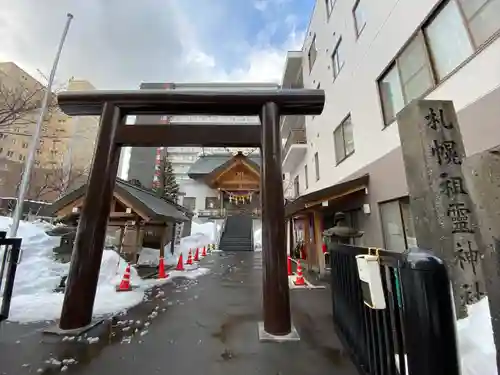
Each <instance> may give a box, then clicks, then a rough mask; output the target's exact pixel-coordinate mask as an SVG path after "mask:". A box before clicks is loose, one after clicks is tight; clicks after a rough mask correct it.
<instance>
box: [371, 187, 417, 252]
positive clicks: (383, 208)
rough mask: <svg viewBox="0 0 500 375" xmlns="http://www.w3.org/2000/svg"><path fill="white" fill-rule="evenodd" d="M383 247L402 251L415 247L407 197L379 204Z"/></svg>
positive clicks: (415, 242)
mask: <svg viewBox="0 0 500 375" xmlns="http://www.w3.org/2000/svg"><path fill="white" fill-rule="evenodd" d="M379 208H380V219H381V220H382V230H383V235H384V242H385V247H386V248H387V249H388V250H393V251H398V252H401V251H404V250H405V249H408V248H410V247H415V246H417V241H416V238H415V229H414V226H413V217H412V215H411V211H410V200H409V198H408V197H406V198H402V199H398V200H394V201H390V202H385V203H381V204H379Z"/></svg>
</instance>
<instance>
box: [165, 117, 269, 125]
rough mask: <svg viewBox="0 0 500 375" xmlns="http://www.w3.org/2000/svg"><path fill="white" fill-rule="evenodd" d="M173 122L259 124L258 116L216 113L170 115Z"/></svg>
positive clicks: (170, 120)
mask: <svg viewBox="0 0 500 375" xmlns="http://www.w3.org/2000/svg"><path fill="white" fill-rule="evenodd" d="M169 122H170V123H173V124H221V125H231V124H239V125H259V124H260V120H259V117H258V116H214V115H205V116H202V115H182V116H170V119H169Z"/></svg>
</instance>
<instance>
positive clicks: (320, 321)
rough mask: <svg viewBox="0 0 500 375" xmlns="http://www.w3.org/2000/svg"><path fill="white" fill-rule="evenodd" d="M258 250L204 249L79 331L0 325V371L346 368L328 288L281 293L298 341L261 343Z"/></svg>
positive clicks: (294, 371)
mask: <svg viewBox="0 0 500 375" xmlns="http://www.w3.org/2000/svg"><path fill="white" fill-rule="evenodd" d="M261 259H262V258H261V254H260V253H249V252H242V253H225V252H220V253H213V254H211V255H209V256H208V257H207V258H205V259H204V260H202V261H201V262H200V266H201V267H207V268H209V269H210V270H211V272H210V273H209V274H207V275H204V276H201V277H199V278H198V279H196V280H190V279H186V278H182V279H181V278H179V279H175V281H174V282H173V283H170V284H166V285H163V286H161V287H155V288H153V289H152V290H151V291H150V292H149V293H148V298H147V300H146V301H145V302H144V303H142V304H140V305H138V306H136V307H134V308H132V309H130V310H129V311H128V312H127V313H126V314H124V315H120V316H117V317H115V318H113V319H111V318H110V319H107V320H105V321H104V322H103V323H102V324H100V325H98V326H97V327H96V328H94V329H93V330H92V331H90V332H88V333H87V334H86V335H85V336H82V337H79V338H74V339H68V338H61V337H59V336H51V335H47V334H44V333H42V330H43V328H45V327H46V326H48V325H49V324H54V323H53V322H46V323H42V324H36V325H34V324H29V325H19V324H15V323H7V324H3V325H2V326H0V374H1V375H4V374H6V375H23V374H56V373H60V372H61V371H63V372H64V373H71V374H82V375H90V374H92V375H100V374H114V375H139V374H144V375H146V374H169V375H186V374H189V375H191V374H192V375H194V374H203V375H235V374H237V375H313V374H314V375H323V374H325V375H326V374H332V375H333V374H335V375H355V374H357V372H356V370H355V367H354V366H353V364H352V362H351V360H350V359H349V356H348V355H347V353H346V352H345V351H344V350H343V348H342V345H341V343H340V341H339V339H338V338H337V336H336V334H335V332H334V328H333V322H332V318H331V300H330V291H329V289H328V288H327V289H313V290H297V289H294V290H291V297H292V298H291V299H292V319H293V323H294V325H295V327H296V328H297V330H298V332H299V335H300V338H301V339H300V341H296V342H285V343H262V342H260V341H259V338H258V328H257V327H258V322H259V321H261V320H262V294H261V289H262V264H261V262H262V260H261Z"/></svg>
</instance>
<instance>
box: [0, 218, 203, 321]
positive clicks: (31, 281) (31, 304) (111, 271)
mask: <svg viewBox="0 0 500 375" xmlns="http://www.w3.org/2000/svg"><path fill="white" fill-rule="evenodd" d="M11 222H12V221H11V219H10V218H8V217H4V216H0V231H2V230H8V228H9V226H10V224H11ZM51 228H53V226H51V225H50V224H47V223H43V222H32V223H28V222H21V223H20V226H19V230H18V237H21V238H22V239H23V242H22V249H23V255H22V259H21V263H20V264H19V266H18V267H17V273H16V280H15V284H14V292H13V297H12V303H11V308H10V316H9V320H10V321H15V322H20V323H28V322H36V321H44V320H47V321H48V320H54V319H57V318H59V315H60V312H61V307H62V302H63V297H64V295H63V294H62V293H55V292H54V289H55V288H56V287H57V286H58V285H59V282H60V280H61V277H62V276H64V275H67V273H68V270H69V263H66V264H62V263H60V262H58V261H56V260H55V258H54V256H53V253H52V249H53V248H54V247H55V246H57V245H59V242H60V238H59V237H51V236H48V235H47V234H46V233H45V231H46V230H48V229H51ZM203 228H205V227H203ZM212 236H213V235H212ZM183 240H184V243H186V244H188V246H191V245H195V244H199V245H201V244H203V245H205V244H208V243H209V242H210V241H211V237H207V236H205V235H204V234H203V233H200V234H196V235H193V236H189V237H186V238H185V239H183ZM0 252H1V250H0ZM169 261H170V263H172V262H174V259H169ZM176 262H177V260H175V263H176ZM126 267H127V263H126V262H125V260H123V259H122V258H120V256H119V255H118V254H117V253H116V252H115V251H113V250H104V253H103V257H102V262H101V268H100V274H99V283H98V287H97V295H96V300H95V304H94V315H95V316H102V315H107V314H112V313H117V312H120V311H123V310H126V309H128V308H130V307H132V306H135V305H137V304H139V303H140V302H141V301H142V300H143V299H144V298H145V291H146V290H147V289H149V288H151V287H152V286H154V285H157V284H161V283H166V282H170V281H171V280H172V278H174V277H178V276H185V277H189V278H196V277H198V276H201V275H203V274H205V273H207V272H208V269H206V268H195V269H194V270H191V271H185V272H180V271H175V272H172V273H170V276H169V277H168V278H167V279H163V280H142V279H141V278H140V277H139V276H138V275H137V271H136V270H135V269H134V268H132V269H131V275H130V276H131V278H130V279H131V283H132V285H133V286H136V287H137V288H136V289H134V290H133V291H131V292H122V293H117V292H116V290H115V288H116V286H117V285H118V284H119V283H120V281H121V278H122V276H123V274H124V272H125V268H126Z"/></svg>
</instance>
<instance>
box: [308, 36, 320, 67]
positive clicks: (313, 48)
mask: <svg viewBox="0 0 500 375" xmlns="http://www.w3.org/2000/svg"><path fill="white" fill-rule="evenodd" d="M317 54H318V51H317V50H316V35H315V36H314V37H313V40H312V42H311V46H310V47H309V52H308V53H307V57H308V59H309V71H311V70H312V67H313V65H314V62H315V61H316V55H317Z"/></svg>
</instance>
